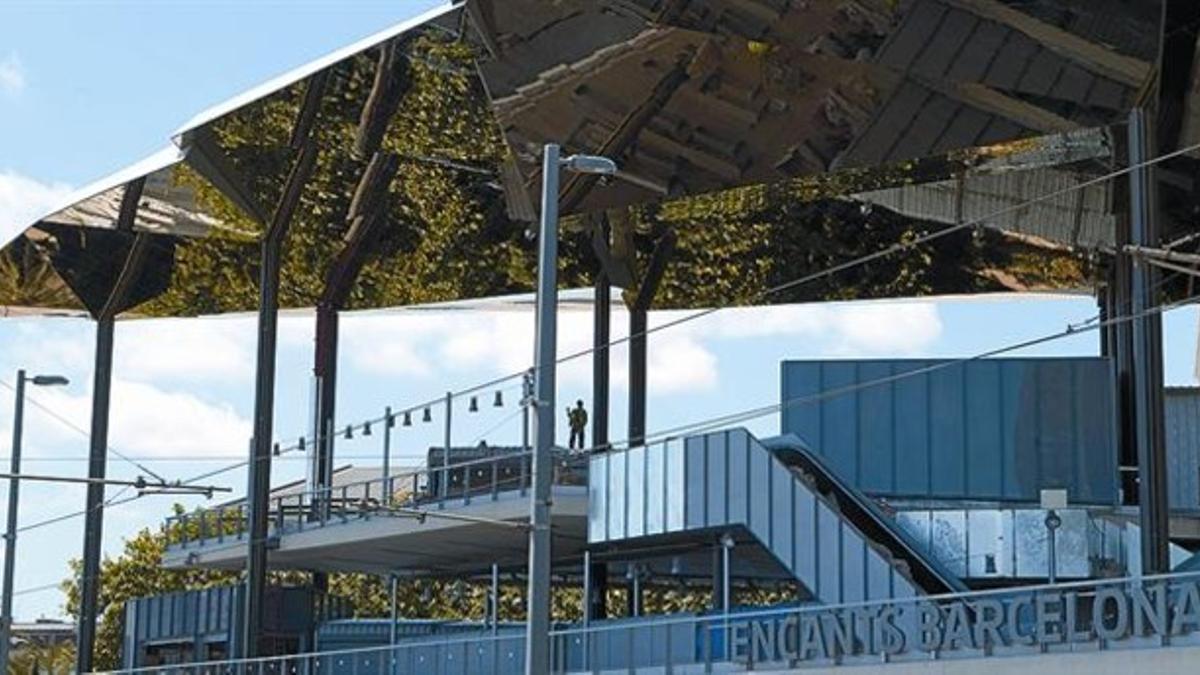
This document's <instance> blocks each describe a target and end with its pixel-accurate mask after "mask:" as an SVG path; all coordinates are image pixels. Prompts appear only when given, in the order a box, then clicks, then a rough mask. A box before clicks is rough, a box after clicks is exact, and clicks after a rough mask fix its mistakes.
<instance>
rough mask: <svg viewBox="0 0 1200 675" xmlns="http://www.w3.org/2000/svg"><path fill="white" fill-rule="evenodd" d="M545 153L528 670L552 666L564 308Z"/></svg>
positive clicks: (553, 189)
mask: <svg viewBox="0 0 1200 675" xmlns="http://www.w3.org/2000/svg"><path fill="white" fill-rule="evenodd" d="M544 153H545V154H544V155H543V158H542V217H541V231H540V234H539V237H538V245H539V249H540V250H539V254H538V290H537V327H536V332H537V343H536V352H535V354H534V363H535V365H536V366H537V370H536V372H535V373H534V396H533V401H532V403H531V407H532V409H533V421H534V424H533V490H532V499H531V503H530V513H529V524H530V530H529V590H528V598H527V602H528V615H527V617H526V622H527V623H526V630H525V673H526V675H545V673H548V672H550V479H551V474H552V472H553V471H554V467H553V457H552V451H553V449H554V432H555V428H554V422H555V405H556V404H555V360H556V351H555V346H556V339H557V333H558V331H557V323H558V322H557V318H558V317H557V312H558V269H557V265H558V184H559V171H560V162H559V148H558V146H557V145H554V144H548V145H546V147H545V151H544Z"/></svg>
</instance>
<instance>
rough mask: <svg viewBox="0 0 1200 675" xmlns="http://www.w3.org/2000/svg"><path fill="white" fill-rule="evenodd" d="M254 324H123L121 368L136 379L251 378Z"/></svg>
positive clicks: (211, 321) (192, 321)
mask: <svg viewBox="0 0 1200 675" xmlns="http://www.w3.org/2000/svg"><path fill="white" fill-rule="evenodd" d="M253 341H254V322H253V321H252V320H241V319H228V320H227V319H217V318H211V319H210V318H204V319H186V320H181V319H164V320H161V321H158V320H155V321H130V322H127V323H122V324H120V334H119V336H118V339H117V340H116V361H117V363H116V371H117V372H119V373H122V374H123V375H124V376H126V377H130V378H133V379H137V380H155V379H158V378H170V379H179V380H190V381H195V380H208V381H214V380H216V381H249V378H251V377H252V373H253V372H254V360H253V350H254V342H253Z"/></svg>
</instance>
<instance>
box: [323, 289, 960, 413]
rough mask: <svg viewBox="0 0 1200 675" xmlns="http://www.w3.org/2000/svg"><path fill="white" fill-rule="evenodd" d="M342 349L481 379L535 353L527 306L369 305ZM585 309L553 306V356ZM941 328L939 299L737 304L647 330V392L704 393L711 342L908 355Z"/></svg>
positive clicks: (360, 363) (575, 376)
mask: <svg viewBox="0 0 1200 675" xmlns="http://www.w3.org/2000/svg"><path fill="white" fill-rule="evenodd" d="M693 314H695V312H688V311H670V312H653V313H652V314H651V316H650V325H651V326H652V327H655V326H664V325H665V324H671V323H674V322H676V321H679V320H680V319H681V318H685V317H687V316H691V315H693ZM342 326H343V349H344V352H343V353H344V354H346V355H347V357H348V358H349V359H350V361H351V363H352V364H353V366H354V367H355V368H357V369H359V370H362V371H364V372H370V373H375V374H383V375H396V376H405V377H419V378H427V377H431V376H433V375H434V374H436V373H437V372H438V371H439V370H440V369H445V370H449V371H450V372H452V373H453V372H468V373H470V372H479V373H481V375H480V379H483V378H484V377H491V376H495V375H499V374H505V373H511V372H517V371H519V370H522V369H524V368H527V367H529V365H530V364H531V363H532V360H533V349H532V345H533V315H532V313H531V312H529V311H523V312H521V311H504V312H468V311H445V312H438V313H436V314H435V313H429V314H422V313H415V312H413V313H400V314H387V313H371V314H361V315H357V316H355V315H350V316H348V317H347V318H346V320H343V322H342ZM591 331H592V316H591V313H590V312H578V311H568V312H562V313H560V314H559V325H558V354H559V356H560V358H561V357H564V356H568V355H572V354H575V353H577V352H580V351H583V350H586V349H588V348H589V347H590V346H591V339H592V334H591ZM941 332H942V326H941V321H940V319H939V317H938V312H937V306H936V305H935V304H933V303H924V302H890V303H889V302H877V303H842V304H832V305H829V304H826V305H817V304H813V305H789V306H778V307H743V308H732V309H727V310H722V311H720V312H717V313H713V314H711V315H708V316H704V317H700V318H698V319H697V320H694V321H685V322H683V323H680V324H678V325H671V326H667V327H665V328H662V329H661V330H658V331H656V332H654V333H653V334H652V335H651V338H650V342H651V348H650V350H649V364H648V365H649V371H650V372H649V387H650V391H651V392H652V393H654V394H675V393H686V392H690V391H691V392H695V391H711V390H713V389H715V388H716V387H717V385H718V382H719V367H718V366H719V364H718V358H717V356H716V354H715V353H714V351H713V345H714V343H715V342H716V341H724V340H744V339H752V338H771V337H776V338H804V339H805V340H806V342H805V344H806V353H807V354H813V353H814V350H813V349H812V347H813V346H814V345H819V347H820V349H819V351H820V352H823V353H833V354H837V355H846V356H868V355H906V354H913V353H917V352H919V351H920V350H922V349H925V348H928V347H929V346H930V345H932V344H933V343H934V342H935V341H936V340H937V339H938V337H940V335H941ZM626 335H628V318H627V315H626V314H625V312H624V310H623V309H622V308H619V307H618V308H615V309H614V312H613V318H612V339H614V340H617V339H622V338H624V337H625V336H626ZM627 364H628V345H626V344H621V345H618V346H617V347H615V348H614V349H613V350H612V358H611V365H612V373H613V379H612V384H613V386H614V387H616V388H618V389H625V388H627V386H628V379H627V368H628V366H627ZM590 378H591V359H590V358H589V357H586V356H585V357H581V358H577V359H574V360H572V361H570V362H568V363H566V364H564V365H563V366H562V367H561V369H560V371H559V382H560V384H566V385H575V386H579V385H586V384H588V383H589V382H590Z"/></svg>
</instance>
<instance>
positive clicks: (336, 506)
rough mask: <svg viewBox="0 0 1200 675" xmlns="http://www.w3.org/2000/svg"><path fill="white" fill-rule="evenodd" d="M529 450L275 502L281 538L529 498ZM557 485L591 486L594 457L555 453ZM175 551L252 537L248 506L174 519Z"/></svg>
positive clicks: (274, 520) (273, 519) (274, 522)
mask: <svg viewBox="0 0 1200 675" xmlns="http://www.w3.org/2000/svg"><path fill="white" fill-rule="evenodd" d="M531 455H532V453H530V452H528V451H518V452H513V451H499V450H498V451H497V452H496V454H494V455H491V456H488V457H484V458H480V459H474V460H470V461H465V462H458V463H453V464H448V465H446V466H442V465H434V466H427V467H422V468H419V469H415V470H412V471H409V472H405V473H401V474H396V475H392V476H380V477H377V478H372V479H370V480H365V481H358V482H354V483H346V484H344V485H338V486H336V487H332V488H326V489H323V490H306V491H304V492H298V493H294V494H290V495H284V496H280V497H276V498H274V499H273V500H272V501H271V510H270V515H269V518H270V524H271V529H272V534H273V535H280V534H286V533H290V532H300V531H303V530H305V529H309V528H314V527H324V526H326V525H328V524H330V523H345V522H349V521H351V520H354V519H361V518H367V517H370V516H373V515H400V516H415V517H420V515H421V513H423V512H425V511H428V510H430V509H434V510H440V509H445V508H451V507H459V506H466V505H469V504H471V503H472V501H474V500H480V499H490V500H496V499H499V498H500V495H501V494H504V493H512V492H515V493H517V494H519V495H524V494H525V491H526V490H527V489H528V488H529V486H530V480H531V471H530V464H531V459H532V458H531ZM553 480H554V484H555V485H581V486H582V485H587V457H586V456H585V455H581V454H578V453H572V452H556V453H555V455H554V477H553ZM166 528H167V530H168V532H169V533H170V537H171V538H170V541H171V547H172V548H184V549H186V548H188V547H189V546H190V545H200V544H205V543H210V542H217V543H223V542H225V541H236V540H241V539H244V538H245V537H246V536H247V532H248V517H247V508H246V505H245V503H238V504H231V505H227V506H219V507H216V508H213V509H207V510H204V511H199V512H193V513H184V514H180V515H177V516H171V517H170V518H167V521H166Z"/></svg>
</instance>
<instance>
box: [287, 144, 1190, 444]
mask: <svg viewBox="0 0 1200 675" xmlns="http://www.w3.org/2000/svg"><path fill="white" fill-rule="evenodd" d="M1196 150H1200V143H1194V144H1192V145H1189V146H1186V147H1183V148H1179V149H1178V150H1174V151H1171V152H1168V153H1164V154H1162V155H1159V156H1157V157H1153V158H1150V159H1147V160H1145V161H1143V162H1139V163H1136V164H1130V165H1128V166H1125V167H1122V168H1120V169H1114V170H1112V171H1110V172H1108V173H1106V174H1103V175H1101V176H1097V177H1095V178H1090V179H1088V180H1085V181H1082V182H1080V183H1076V184H1074V185H1071V186H1068V187H1064V188H1059V189H1057V190H1052V191H1050V192H1047V193H1045V194H1042V195H1038V196H1036V197H1032V198H1030V199H1027V200H1025V201H1022V202H1019V203H1016V204H1011V205H1008V206H1004V207H1001V208H998V209H996V210H994V211H992V212H991V213H988V214H986V215H983V216H980V217H978V218H974V219H972V220H968V221H964V222H961V223H956V224H954V225H949V226H947V227H944V228H942V229H940V230H936V231H933V232H929V233H927V234H924V235H921V236H919V237H916V238H914V239H912V240H909V241H905V242H897V243H895V244H892V245H891V246H888V247H886V248H883V249H880V250H878V251H875V252H872V253H868V254H866V255H863V256H860V257H858V258H854V259H851V260H848V261H846V262H843V263H839V264H837V265H833V266H832V267H827V268H825V269H822V270H818V271H816V272H812V273H810V274H806V275H804V276H801V277H799V278H796V279H792V280H790V281H786V282H784V283H781V284H778V285H776V286H771V287H768V288H766V289H763V290H761V291H759V292H757V293H756V294H754V295H753V296H752V301H757V300H762V299H764V298H768V297H770V296H773V295H777V294H779V293H782V292H784V291H788V290H791V289H794V288H797V287H800V286H804V285H808V284H811V283H813V282H815V281H820V280H822V279H826V278H828V277H831V276H834V275H837V274H839V273H841V272H845V271H847V270H850V269H854V268H855V267H860V266H862V265H866V264H868V263H871V262H875V261H876V260H881V259H883V258H887V257H889V256H891V255H894V254H897V253H901V252H905V251H909V250H912V249H914V248H916V247H918V246H922V245H924V244H927V243H930V242H932V241H937V240H938V239H942V238H944V237H947V236H949V235H951V234H954V233H956V232H961V231H963V230H967V229H974V228H977V227H981V226H984V225H985V224H986V223H987V222H988V221H990V220H993V219H995V218H997V217H1000V216H1004V215H1008V214H1011V213H1016V212H1019V211H1021V210H1023V209H1025V208H1027V207H1029V206H1031V205H1033V204H1038V203H1040V202H1043V201H1047V200H1050V199H1054V198H1057V197H1061V196H1064V195H1069V194H1073V193H1074V192H1076V191H1079V190H1083V189H1086V188H1089V187H1091V186H1093V185H1100V184H1102V183H1104V182H1106V181H1110V180H1113V179H1115V178H1119V177H1121V176H1124V175H1126V174H1128V173H1130V172H1132V171H1135V170H1138V169H1142V168H1146V167H1150V166H1154V165H1156V164H1159V163H1161V162H1165V161H1167V160H1169V159H1173V158H1175V157H1179V156H1182V155H1185V154H1187V153H1189V152H1193V151H1196ZM728 307H729V305H717V306H714V307H709V308H706V309H702V310H698V311H696V312H693V313H691V314H688V315H686V316H683V317H680V318H678V319H673V320H671V321H667V322H665V323H662V324H659V325H657V326H653V327H649V328H647V329H646V330H644V331H642V332H639V333H633V334H631V335H628V336H625V337H621V338H616V339H613V340H610V341H608V342H607V343H605V344H603V345H598V346H597V345H593V346H592V347H588V348H586V349H582V350H579V351H576V352H573V353H571V354H568V355H566V356H563V357H560V358H558V359H557V360H556V361H555V364H556V365H561V364H563V363H567V362H569V361H573V360H575V359H578V358H582V357H584V356H588V355H590V354H593V353H595V352H597V351H599V350H603V349H612V348H613V347H616V346H619V345H622V344H625V343H627V342H629V341H630V340H632V339H634V338H635V337H644V336H648V335H650V334H652V333H657V332H659V331H663V330H667V329H669V328H674V327H676V326H680V325H682V324H685V323H689V322H691V321H695V320H697V319H702V318H704V317H706V316H709V315H711V314H715V313H716V312H719V311H721V310H723V309H727V308H728ZM536 370H537V368H536V366H534V367H531V368H527V369H525V370H521V371H518V372H515V373H510V374H508V375H503V376H500V377H496V378H493V379H491V380H487V381H486V382H483V383H481V384H477V385H473V386H471V387H468V388H465V389H462V390H459V391H455V392H451V394H450V395H451V398H457V397H461V396H465V395H469V394H473V393H477V392H479V391H482V390H485V389H490V388H492V387H495V386H496V385H499V384H503V383H505V382H508V381H510V380H513V379H516V378H519V377H523V376H524V375H526V374H527V373H531V372H532V373H536ZM442 401H444V397H439V398H436V399H431V400H429V401H426V402H424V403H420V404H417V405H415V406H412V407H410V408H407V409H398V412H394V413H393V414H394V415H395V414H403V413H405V412H409V413H412V412H417V411H420V410H422V409H424V408H427V407H432V406H436V405H437V404H439V403H441V402H442ZM384 419H385V418H383V417H380V418H372V419H369V420H366V421H364V422H362V423H360V425H361V424H367V423H372V424H373V423H376V422H379V421H382V420H384ZM356 426H358V425H356ZM297 449H299V447H298V445H292V446H286V447H284V448H283V449H282V451H284V452H287V451H292V450H297Z"/></svg>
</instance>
